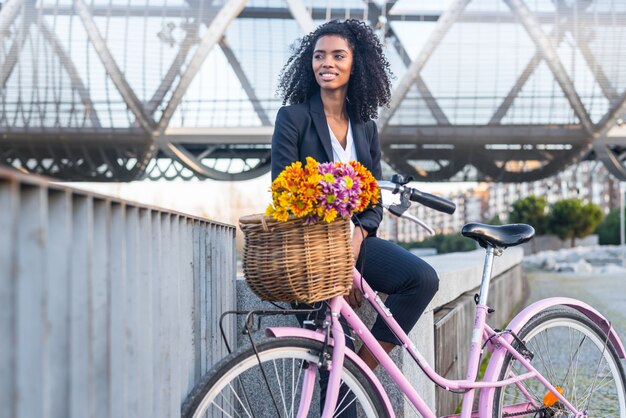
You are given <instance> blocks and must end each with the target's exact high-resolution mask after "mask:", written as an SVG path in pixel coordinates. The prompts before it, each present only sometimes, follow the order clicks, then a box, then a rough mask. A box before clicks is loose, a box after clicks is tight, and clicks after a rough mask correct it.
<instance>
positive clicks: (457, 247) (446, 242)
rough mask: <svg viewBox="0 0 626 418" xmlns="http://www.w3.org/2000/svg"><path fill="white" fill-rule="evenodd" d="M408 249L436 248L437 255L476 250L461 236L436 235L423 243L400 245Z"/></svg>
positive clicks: (470, 241) (470, 240)
mask: <svg viewBox="0 0 626 418" xmlns="http://www.w3.org/2000/svg"><path fill="white" fill-rule="evenodd" d="M400 245H402V246H403V247H405V248H407V249H410V248H436V249H437V254H445V253H454V252H461V251H472V250H475V249H476V242H475V241H474V240H473V239H471V238H466V237H464V236H463V235H461V234H436V235H433V236H432V237H428V238H426V239H424V240H423V241H419V242H409V243H402V244H400Z"/></svg>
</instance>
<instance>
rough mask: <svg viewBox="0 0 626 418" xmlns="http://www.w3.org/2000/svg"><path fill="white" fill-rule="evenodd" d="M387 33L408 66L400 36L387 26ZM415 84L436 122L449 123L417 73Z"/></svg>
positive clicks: (440, 123)
mask: <svg viewBox="0 0 626 418" xmlns="http://www.w3.org/2000/svg"><path fill="white" fill-rule="evenodd" d="M387 35H389V36H390V37H392V38H393V46H394V48H395V49H396V51H397V52H398V55H399V56H400V59H401V60H402V62H403V63H404V65H405V66H406V67H409V66H410V65H411V58H409V54H408V53H407V52H406V49H404V45H402V42H401V41H400V38H398V36H397V35H396V33H395V32H394V30H393V28H391V27H389V28H388V29H387ZM415 85H416V86H417V91H419V93H420V95H421V96H422V98H423V99H424V102H425V103H426V106H428V109H429V110H430V113H431V114H432V115H433V117H434V118H435V120H436V121H437V123H438V124H439V125H450V120H449V119H448V117H447V116H446V114H445V112H444V111H443V109H442V108H441V107H440V106H439V103H438V102H437V99H435V96H433V94H432V93H431V91H430V89H429V88H428V86H427V85H426V82H425V81H424V79H423V78H422V76H421V75H419V74H418V75H417V77H415Z"/></svg>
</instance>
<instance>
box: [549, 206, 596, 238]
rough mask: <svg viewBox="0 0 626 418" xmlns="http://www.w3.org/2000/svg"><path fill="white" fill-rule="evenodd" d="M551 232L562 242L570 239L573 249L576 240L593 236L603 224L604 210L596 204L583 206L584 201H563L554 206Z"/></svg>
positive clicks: (551, 217)
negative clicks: (601, 223)
mask: <svg viewBox="0 0 626 418" xmlns="http://www.w3.org/2000/svg"><path fill="white" fill-rule="evenodd" d="M551 212H552V214H551V216H550V230H551V231H552V232H554V233H555V234H556V235H557V236H558V237H559V238H561V239H562V240H566V239H570V240H571V244H572V247H573V246H574V245H575V242H576V238H584V237H586V236H587V235H589V234H591V233H592V232H593V231H594V230H595V229H596V227H597V226H598V225H599V224H600V222H602V218H603V216H604V215H603V214H602V209H600V207H599V206H598V205H596V204H594V203H591V202H589V203H587V204H583V201H582V199H563V200H559V201H558V202H556V203H554V204H553V205H552V211H551Z"/></svg>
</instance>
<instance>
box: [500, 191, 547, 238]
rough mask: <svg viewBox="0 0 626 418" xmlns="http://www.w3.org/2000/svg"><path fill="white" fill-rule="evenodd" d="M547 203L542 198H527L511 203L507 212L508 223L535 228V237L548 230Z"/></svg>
mask: <svg viewBox="0 0 626 418" xmlns="http://www.w3.org/2000/svg"><path fill="white" fill-rule="evenodd" d="M549 219H550V217H549V215H548V201H547V200H546V198H545V197H543V196H528V197H525V198H524V199H520V200H518V201H517V202H515V203H513V205H512V207H511V211H510V212H509V222H511V223H521V224H528V225H530V226H532V227H533V228H535V232H536V233H537V235H543V234H545V233H546V232H547V230H548V221H549Z"/></svg>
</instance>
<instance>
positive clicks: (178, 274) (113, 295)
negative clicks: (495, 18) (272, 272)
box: [0, 169, 236, 418]
mask: <svg viewBox="0 0 626 418" xmlns="http://www.w3.org/2000/svg"><path fill="white" fill-rule="evenodd" d="M235 276H236V266H235V229H234V227H233V226H229V225H224V224H219V223H215V222H210V221H208V220H205V219H200V218H194V217H191V216H187V215H184V214H180V213H174V212H169V211H163V210H160V209H158V208H152V207H147V206H142V205H136V204H133V203H131V202H127V201H121V200H117V199H111V198H109V197H106V196H101V195H95V194H90V193H86V192H82V191H78V190H74V189H72V188H68V187H62V186H59V185H55V184H52V183H49V182H46V181H44V180H41V179H38V178H36V177H33V176H24V175H18V174H16V173H15V172H13V171H8V170H6V169H0V418H13V417H25V418H26V417H50V418H56V417H58V418H67V417H85V416H90V417H111V418H118V417H125V416H134V417H175V416H179V415H180V405H181V403H182V402H183V400H184V399H185V397H186V396H187V393H188V392H189V391H190V390H191V389H192V388H193V387H194V385H195V384H196V382H197V381H198V380H199V379H200V377H201V376H202V375H203V374H205V373H206V371H207V370H208V368H209V367H210V366H211V365H212V364H213V363H214V362H216V361H217V360H219V359H221V358H222V357H223V356H225V355H226V352H225V349H224V346H223V345H222V344H221V341H220V339H219V334H218V330H217V321H218V319H219V314H220V313H221V312H222V311H224V310H228V309H232V308H233V307H234V301H235V288H234V282H235ZM234 325H235V321H233V320H231V321H230V322H229V323H227V324H226V329H227V332H228V333H229V334H230V337H231V338H233V334H234V330H235V327H234Z"/></svg>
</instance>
